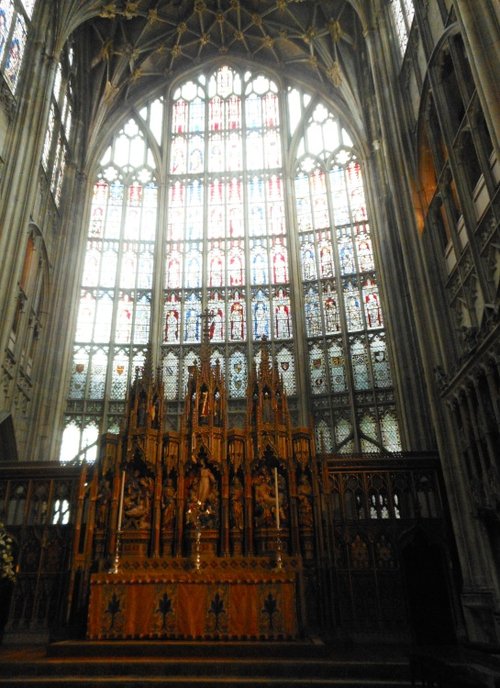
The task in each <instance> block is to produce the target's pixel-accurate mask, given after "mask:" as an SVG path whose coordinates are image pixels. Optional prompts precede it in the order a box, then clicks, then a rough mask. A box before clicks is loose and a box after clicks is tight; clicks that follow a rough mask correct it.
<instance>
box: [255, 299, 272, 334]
mask: <svg viewBox="0 0 500 688" xmlns="http://www.w3.org/2000/svg"><path fill="white" fill-rule="evenodd" d="M252 304H253V305H252V331H253V338H254V339H262V337H267V338H269V337H270V328H269V320H270V313H269V308H270V305H269V296H268V293H267V290H264V289H257V290H254V291H253V293H252Z"/></svg>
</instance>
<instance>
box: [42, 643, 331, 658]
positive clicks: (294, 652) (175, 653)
mask: <svg viewBox="0 0 500 688" xmlns="http://www.w3.org/2000/svg"><path fill="white" fill-rule="evenodd" d="M329 653H330V649H329V648H328V647H327V646H326V645H325V643H324V642H322V641H321V640H319V639H318V640H316V639H313V640H304V641H302V640H298V641H291V642H281V641H266V642H255V641H245V642H233V641H220V642H210V641H203V642H202V643H200V642H195V641H172V640H169V641H165V640H163V641H161V640H159V641H146V640H145V641H140V640H134V641H128V642H127V641H115V640H104V641H93V640H85V641H77V640H64V641H60V642H55V643H51V644H50V645H48V647H47V656H48V657H60V658H62V657H71V658H75V657H110V656H113V657H127V658H133V657H162V658H167V657H189V658H193V657H200V656H201V657H228V658H231V659H232V658H243V657H258V658H262V657H274V658H277V659H278V658H286V657H289V658H299V657H304V658H311V659H312V658H319V657H327V656H328V654H329Z"/></svg>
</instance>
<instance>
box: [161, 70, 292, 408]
mask: <svg viewBox="0 0 500 688" xmlns="http://www.w3.org/2000/svg"><path fill="white" fill-rule="evenodd" d="M169 145H170V162H169V171H170V176H169V188H168V197H169V199H170V203H169V208H168V220H167V222H168V229H167V236H166V246H165V256H166V259H165V264H166V268H167V269H166V271H165V280H164V285H165V291H164V296H163V303H164V309H163V313H164V318H165V320H164V326H163V331H164V339H163V356H164V358H167V359H168V358H169V357H170V359H171V357H172V355H173V354H175V356H176V359H177V360H178V361H179V366H178V368H177V369H176V370H177V374H178V375H179V376H184V375H185V373H184V372H183V371H185V368H186V362H185V360H184V361H183V359H184V355H185V354H184V351H185V349H184V347H183V345H184V344H193V345H196V344H199V343H200V341H201V335H202V328H201V315H202V313H203V312H204V311H205V309H208V316H209V329H208V332H209V337H210V341H211V343H212V344H214V345H215V344H216V343H224V344H225V345H227V347H228V348H227V349H226V351H227V354H226V355H227V356H228V361H229V362H228V365H227V367H226V369H227V371H228V375H229V380H228V391H229V396H230V397H234V398H238V397H242V396H244V394H245V392H246V387H245V384H246V383H245V381H246V379H247V377H246V376H247V363H246V360H247V359H248V356H250V353H251V347H252V342H258V341H261V340H262V339H263V338H264V337H266V338H267V339H268V340H269V341H270V342H271V346H273V350H274V355H275V356H276V355H277V354H278V352H281V351H282V350H281V348H279V349H278V347H277V345H278V342H279V341H287V340H288V341H290V340H291V339H292V337H293V331H292V330H293V313H292V299H291V297H290V287H289V284H290V276H289V253H288V252H289V248H288V242H287V236H286V227H285V221H284V217H285V193H284V181H283V170H282V160H281V126H280V113H279V97H278V88H277V86H276V84H274V82H273V81H271V80H270V79H268V78H267V77H265V76H262V75H253V74H251V73H249V72H246V73H241V72H239V71H238V70H234V69H231V68H229V67H223V68H221V69H219V70H217V71H216V72H215V73H214V74H213V75H211V76H210V78H208V79H207V78H205V77H204V76H203V77H200V78H198V79H193V80H190V81H188V82H186V83H184V84H183V85H182V86H180V87H179V88H177V90H176V91H175V92H174V94H173V102H172V118H171V126H170V135H169ZM244 161H245V166H244ZM205 207H206V212H204V208H205ZM180 304H182V308H179V306H180ZM282 356H284V354H282ZM282 365H283V366H284V367H285V368H286V369H287V371H293V370H294V369H295V366H294V353H293V347H291V348H290V349H289V350H288V354H287V355H286V356H284V358H283V361H282ZM287 376H288V377H289V378H290V380H291V382H290V383H289V384H290V385H291V388H294V384H295V383H294V381H293V378H292V377H291V376H293V372H289V373H287ZM183 394H184V390H183V385H182V380H181V377H179V380H178V398H179V400H181V399H182V396H183Z"/></svg>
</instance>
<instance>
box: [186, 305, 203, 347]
mask: <svg viewBox="0 0 500 688" xmlns="http://www.w3.org/2000/svg"><path fill="white" fill-rule="evenodd" d="M200 316H201V298H200V296H199V295H198V296H197V295H196V294H191V295H190V296H189V297H188V298H187V299H186V303H185V306H184V341H185V342H199V341H200V340H201V317H200Z"/></svg>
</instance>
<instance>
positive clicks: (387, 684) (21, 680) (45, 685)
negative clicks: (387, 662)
mask: <svg viewBox="0 0 500 688" xmlns="http://www.w3.org/2000/svg"><path fill="white" fill-rule="evenodd" d="M411 685H412V684H411V682H410V681H404V680H392V679H355V678H331V679H317V678H309V679H298V678H295V677H289V678H285V679H283V678H281V679H279V678H274V679H272V678H268V677H265V676H262V677H258V678H243V677H239V678H235V677H231V678H221V677H219V678H216V679H209V678H206V677H192V676H185V677H163V678H160V677H156V678H151V677H144V676H140V677H137V676H136V677H132V676H113V677H94V678H92V679H89V678H87V677H82V676H67V677H60V676H32V677H26V676H18V677H14V678H13V677H10V678H0V686H9V688H50V687H51V686H55V687H56V688H145V687H147V688H186V687H187V686H193V688H220V686H224V688H410V686H411Z"/></svg>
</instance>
